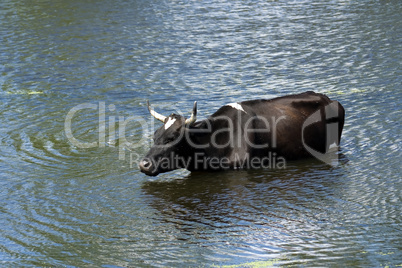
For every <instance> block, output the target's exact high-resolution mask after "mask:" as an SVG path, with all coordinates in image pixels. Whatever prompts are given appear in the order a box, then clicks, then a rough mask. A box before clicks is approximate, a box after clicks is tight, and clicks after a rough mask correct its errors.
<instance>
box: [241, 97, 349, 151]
mask: <svg viewBox="0 0 402 268" xmlns="http://www.w3.org/2000/svg"><path fill="white" fill-rule="evenodd" d="M331 103H332V104H331ZM330 104H331V105H330ZM334 104H335V105H334ZM241 105H242V106H243V107H245V110H249V111H251V110H252V111H253V113H254V115H255V116H257V117H259V118H265V119H266V122H269V128H270V135H264V134H258V133H257V134H256V135H257V137H256V140H260V141H261V143H264V142H267V143H268V144H269V145H270V147H269V148H267V149H266V150H264V151H263V152H261V150H259V151H258V154H266V153H268V151H275V152H277V153H278V154H279V155H282V156H284V157H285V158H287V159H299V158H304V157H307V156H309V153H308V152H307V151H306V150H305V147H306V145H307V146H309V147H311V148H313V149H315V150H317V151H319V152H326V150H327V149H328V148H327V147H328V141H327V140H326V139H327V137H329V136H332V137H336V140H334V142H335V143H336V144H339V142H340V136H341V133H342V128H343V124H344V109H343V107H342V105H340V104H339V103H338V102H336V101H332V100H330V99H329V98H328V97H327V96H325V95H323V94H319V93H315V92H312V91H309V92H304V93H301V94H296V95H289V96H284V97H279V98H274V99H270V100H255V101H245V102H242V103H241ZM335 106H336V108H335V109H336V110H337V111H336V113H337V115H336V116H332V117H331V120H332V122H337V123H338V126H339V127H338V133H335V134H336V135H334V133H327V131H328V129H327V127H326V126H327V123H328V122H327V121H328V120H326V118H325V116H324V115H325V112H326V111H327V110H328V108H326V107H330V108H331V109H334V107H335ZM317 111H319V112H317ZM333 114H334V113H333ZM313 117H314V118H313ZM308 118H313V121H314V123H312V124H309V125H306V124H305V123H306V122H307V123H308ZM306 120H307V121H306ZM266 122H262V120H261V122H260V123H259V124H257V128H261V127H264V126H266V125H267V124H266ZM330 134H331V135H330ZM330 143H332V141H331V142H330Z"/></svg>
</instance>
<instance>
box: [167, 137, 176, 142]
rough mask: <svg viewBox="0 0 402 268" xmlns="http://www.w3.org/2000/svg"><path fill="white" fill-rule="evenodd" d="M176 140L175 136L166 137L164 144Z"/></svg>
mask: <svg viewBox="0 0 402 268" xmlns="http://www.w3.org/2000/svg"><path fill="white" fill-rule="evenodd" d="M175 140H176V138H175V137H168V138H166V139H165V140H164V144H168V143H171V142H174V141H175Z"/></svg>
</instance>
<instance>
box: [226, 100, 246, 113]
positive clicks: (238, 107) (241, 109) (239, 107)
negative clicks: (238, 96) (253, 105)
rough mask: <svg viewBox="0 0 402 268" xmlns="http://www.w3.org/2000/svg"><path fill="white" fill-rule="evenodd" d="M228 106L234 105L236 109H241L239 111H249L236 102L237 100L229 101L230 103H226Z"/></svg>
mask: <svg viewBox="0 0 402 268" xmlns="http://www.w3.org/2000/svg"><path fill="white" fill-rule="evenodd" d="M226 106H230V107H232V108H234V109H236V110H239V111H242V112H245V113H247V112H246V111H244V109H243V107H242V106H241V105H240V104H239V103H236V102H234V103H229V104H226Z"/></svg>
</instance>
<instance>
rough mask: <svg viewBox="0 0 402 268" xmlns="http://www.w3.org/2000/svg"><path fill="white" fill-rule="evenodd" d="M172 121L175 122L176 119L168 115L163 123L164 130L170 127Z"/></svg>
mask: <svg viewBox="0 0 402 268" xmlns="http://www.w3.org/2000/svg"><path fill="white" fill-rule="evenodd" d="M174 122H176V119H175V118H173V117H169V119H168V121H167V122H166V124H165V130H166V129H168V128H170V127H171V126H172V125H173V124H174Z"/></svg>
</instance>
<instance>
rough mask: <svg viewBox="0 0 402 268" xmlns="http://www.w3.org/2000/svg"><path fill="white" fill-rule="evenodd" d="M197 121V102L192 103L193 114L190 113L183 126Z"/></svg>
mask: <svg viewBox="0 0 402 268" xmlns="http://www.w3.org/2000/svg"><path fill="white" fill-rule="evenodd" d="M195 121H197V102H196V101H195V102H194V106H193V112H192V113H191V117H190V118H189V119H186V121H185V124H186V125H192V124H194V123H195Z"/></svg>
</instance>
